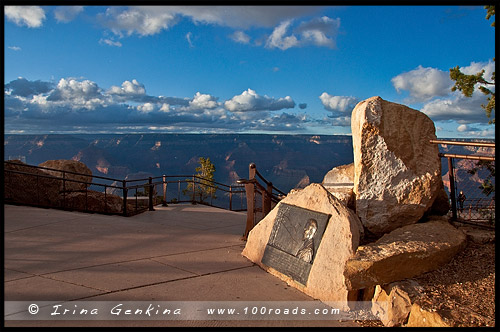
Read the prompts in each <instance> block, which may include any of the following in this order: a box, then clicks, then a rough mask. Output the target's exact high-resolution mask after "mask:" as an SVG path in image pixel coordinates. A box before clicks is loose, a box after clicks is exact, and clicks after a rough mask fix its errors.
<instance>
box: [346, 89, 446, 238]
mask: <svg viewBox="0 0 500 332" xmlns="http://www.w3.org/2000/svg"><path fill="white" fill-rule="evenodd" d="M351 129H352V140H353V148H354V167H355V171H354V193H355V195H356V213H357V215H358V216H359V218H360V219H361V221H362V223H363V225H364V226H365V227H366V228H367V229H368V231H370V232H371V233H373V234H375V235H378V236H380V235H382V234H384V233H388V232H390V231H392V230H394V229H396V228H398V227H401V226H404V225H408V224H413V223H416V222H417V221H418V220H419V219H420V218H421V217H422V216H423V215H424V213H425V212H426V211H427V210H429V209H430V208H431V207H432V205H433V203H434V201H435V199H436V197H437V196H438V193H439V190H440V189H441V187H442V178H441V160H440V158H439V156H438V152H439V151H438V146H437V145H436V144H431V143H430V142H429V141H430V140H431V139H436V134H435V127H434V123H433V122H432V120H431V119H430V118H429V117H428V116H427V115H425V114H424V113H422V112H419V111H417V110H414V109H411V108H409V107H406V106H404V105H400V104H395V103H391V102H388V101H385V100H383V99H382V98H380V97H372V98H369V99H367V100H364V101H362V102H360V103H359V104H358V105H356V107H355V108H354V110H353V112H352V117H351Z"/></svg>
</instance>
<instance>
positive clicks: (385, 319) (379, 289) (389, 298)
mask: <svg viewBox="0 0 500 332" xmlns="http://www.w3.org/2000/svg"><path fill="white" fill-rule="evenodd" d="M421 288H422V287H420V286H419V285H418V283H417V282H416V281H414V280H411V279H407V280H403V281H397V282H393V283H390V284H388V285H383V286H381V285H377V286H376V287H375V293H374V296H373V299H372V313H373V315H374V316H377V317H380V321H381V322H382V323H383V324H384V326H389V327H392V326H401V325H403V324H405V323H406V322H407V320H408V315H409V314H410V310H411V307H412V304H413V303H414V302H415V300H417V299H418V297H419V293H420V292H421V291H422V290H421Z"/></svg>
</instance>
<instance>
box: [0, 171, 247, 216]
mask: <svg viewBox="0 0 500 332" xmlns="http://www.w3.org/2000/svg"><path fill="white" fill-rule="evenodd" d="M4 163H6V164H11V165H16V166H17V167H27V168H28V169H41V170H47V171H55V172H60V173H61V174H62V176H61V177H57V176H54V175H51V174H39V173H32V172H29V171H20V170H14V169H5V167H4V171H5V172H7V173H8V172H10V173H15V174H19V175H23V176H35V177H36V188H38V186H39V184H38V183H39V178H48V179H54V180H60V181H62V191H61V190H59V193H62V204H63V206H62V208H63V209H67V207H66V197H67V195H66V193H67V192H73V191H75V190H67V183H68V182H72V183H80V184H85V188H87V187H89V186H92V185H95V186H101V187H104V204H105V206H104V209H103V210H104V212H107V210H108V206H107V203H106V202H107V200H108V198H109V195H108V192H107V191H108V189H115V190H121V191H122V193H123V197H122V205H123V207H122V212H121V214H122V215H124V216H130V215H133V214H135V213H138V212H142V210H148V209H149V210H150V211H154V205H155V187H156V185H159V184H161V185H162V186H163V187H164V197H163V198H164V200H163V203H164V204H166V200H167V196H166V195H167V191H166V189H167V184H168V183H172V182H176V183H178V191H179V192H178V197H179V198H180V184H181V182H183V183H192V184H193V193H194V188H195V186H196V185H203V186H204V187H205V188H212V189H213V190H214V191H221V192H223V193H225V194H224V195H226V196H228V197H229V209H230V210H232V211H233V195H234V194H243V193H245V191H244V190H238V189H239V188H243V186H234V185H226V184H223V183H220V182H216V181H210V182H207V181H206V180H205V179H203V178H202V177H199V176H197V175H168V176H167V175H163V176H159V177H148V178H144V179H134V180H119V179H114V178H110V177H104V176H96V175H89V174H82V173H78V172H72V171H66V170H60V169H54V168H49V167H42V166H33V165H28V164H24V163H22V164H20V163H16V162H10V161H4ZM67 174H72V175H78V176H84V177H88V178H90V179H102V180H107V181H113V183H121V186H119V185H114V184H109V183H96V182H94V181H92V180H90V181H83V180H77V179H71V178H68V177H67ZM174 177H176V178H179V177H184V178H187V177H190V179H188V180H184V181H181V180H178V181H168V180H167V179H168V178H174ZM158 179H160V181H155V180H158ZM12 181H14V180H13V179H12V178H11V177H9V186H10V187H12V185H13V184H12ZM133 182H143V183H140V184H135V185H130V183H133ZM141 188H148V195H147V197H148V204H147V207H146V208H142V209H140V208H139V204H138V196H139V194H138V189H141ZM129 190H135V209H133V210H134V211H130V210H129V209H128V204H127V201H128V192H129ZM226 193H227V194H226ZM36 195H37V205H40V202H41V200H40V196H39V190H36ZM179 201H180V200H179ZM188 201H189V202H192V203H202V204H206V203H205V202H203V201H202V200H201V199H200V201H199V202H198V201H197V200H196V197H195V195H193V196H192V198H191V200H188ZM241 202H242V204H241V206H242V208H240V209H238V210H235V211H244V210H245V209H243V198H242V197H241ZM208 205H211V206H215V207H221V208H225V207H223V206H217V205H214V204H213V199H211V201H210V204H208ZM51 207H55V206H51ZM58 207H59V206H58ZM84 210H85V211H88V190H87V189H85V209H84ZM93 212H99V211H93Z"/></svg>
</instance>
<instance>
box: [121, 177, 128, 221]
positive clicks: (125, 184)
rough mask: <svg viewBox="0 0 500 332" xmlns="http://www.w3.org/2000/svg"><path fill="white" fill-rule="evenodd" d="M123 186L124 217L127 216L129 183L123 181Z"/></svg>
mask: <svg viewBox="0 0 500 332" xmlns="http://www.w3.org/2000/svg"><path fill="white" fill-rule="evenodd" d="M122 186H123V215H124V216H127V193H128V189H127V181H125V180H123V181H122Z"/></svg>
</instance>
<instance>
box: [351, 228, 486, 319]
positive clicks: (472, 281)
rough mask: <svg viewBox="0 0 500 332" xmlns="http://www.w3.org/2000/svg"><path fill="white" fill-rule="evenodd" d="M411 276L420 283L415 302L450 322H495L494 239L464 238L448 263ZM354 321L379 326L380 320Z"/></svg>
mask: <svg viewBox="0 0 500 332" xmlns="http://www.w3.org/2000/svg"><path fill="white" fill-rule="evenodd" d="M492 232H494V230H493V231H492ZM412 279H414V280H416V281H417V282H418V283H419V284H420V286H422V287H423V294H422V297H421V298H420V299H419V300H418V304H420V305H421V306H422V308H423V309H425V310H427V311H436V312H437V313H439V314H440V315H441V316H442V317H443V318H445V319H447V320H448V323H449V324H450V325H451V326H454V327H480V326H481V327H483V326H484V327H486V326H495V242H489V243H485V244H478V243H474V242H472V241H468V242H467V247H466V248H465V249H464V250H463V251H461V252H460V253H458V254H457V255H456V256H455V257H454V258H453V259H452V260H451V261H450V262H449V263H448V264H446V265H444V266H442V267H441V268H439V269H438V270H435V271H431V272H428V273H424V274H422V275H420V276H418V277H415V278H412ZM358 323H360V324H361V325H362V326H365V327H373V326H383V324H382V323H381V322H380V321H364V322H362V321H358Z"/></svg>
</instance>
